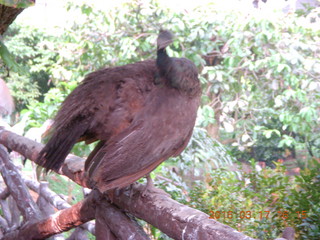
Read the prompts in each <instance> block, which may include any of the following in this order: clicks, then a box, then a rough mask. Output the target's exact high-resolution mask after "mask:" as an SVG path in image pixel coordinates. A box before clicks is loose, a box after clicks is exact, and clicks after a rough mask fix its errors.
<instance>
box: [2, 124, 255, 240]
mask: <svg viewBox="0 0 320 240" xmlns="http://www.w3.org/2000/svg"><path fill="white" fill-rule="evenodd" d="M0 143H2V144H3V145H5V146H7V147H9V148H11V149H13V150H14V151H17V152H19V153H21V154H22V155H24V156H26V157H28V158H29V159H31V160H35V159H36V156H37V155H38V153H39V150H40V149H41V147H42V145H41V144H38V143H35V142H34V141H31V140H27V139H26V138H24V137H21V136H18V135H16V134H14V133H11V132H9V131H5V130H1V129H0ZM69 156H70V155H69ZM69 156H68V158H67V161H66V162H65V164H64V166H63V168H62V170H61V172H62V173H63V174H64V175H66V176H68V177H70V178H71V179H74V180H76V182H77V183H79V184H80V185H82V184H83V185H82V186H87V184H86V182H87V179H85V177H84V176H85V174H84V173H83V171H82V169H83V163H84V160H82V161H81V162H78V163H74V162H73V161H70V158H69ZM81 165H82V167H81ZM73 175H76V176H77V177H74V176H73ZM81 183H82V184H81ZM142 188H143V186H142V185H141V184H136V185H134V186H133V187H132V190H131V191H132V192H131V194H130V191H127V190H126V189H122V190H119V191H116V192H115V193H114V198H113V199H112V200H113V203H114V204H115V205H117V206H119V207H120V208H121V209H124V210H125V211H128V212H129V213H131V214H132V215H134V216H136V217H138V218H141V219H143V220H145V221H147V222H149V223H150V224H152V225H153V226H156V227H157V228H159V229H160V230H161V231H162V232H164V233H166V234H167V235H168V236H170V237H172V238H174V239H190V240H191V239H212V240H214V239H225V240H228V239H230V240H231V239H238V240H241V239H248V240H249V239H252V238H250V237H248V236H246V235H244V234H242V233H240V232H237V231H236V230H234V229H233V228H231V227H229V226H226V225H224V224H221V223H219V222H217V221H215V220H213V219H209V216H208V215H207V214H205V213H203V212H200V211H198V210H195V209H192V208H190V207H187V206H184V205H182V204H180V203H178V202H176V201H174V200H172V199H170V198H168V197H165V196H163V195H159V194H153V195H152V194H150V193H149V194H147V195H146V196H145V197H144V198H142V197H141V189H142ZM130 195H131V196H132V197H130Z"/></svg>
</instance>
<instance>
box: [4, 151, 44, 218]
mask: <svg viewBox="0 0 320 240" xmlns="http://www.w3.org/2000/svg"><path fill="white" fill-rule="evenodd" d="M0 172H1V175H2V177H3V179H4V181H5V183H6V185H7V187H8V189H9V192H10V194H11V195H12V197H13V198H14V200H15V201H16V202H17V206H18V208H19V211H20V212H21V213H22V216H23V218H24V220H25V221H31V220H35V219H38V218H39V217H41V213H40V210H39V208H38V206H37V205H36V204H35V202H34V201H33V199H32V197H31V195H30V193H29V191H28V188H27V187H26V185H25V183H24V182H23V180H22V178H21V176H20V173H19V172H18V170H17V169H16V167H15V166H14V164H13V163H12V162H11V161H10V159H9V155H8V152H7V151H6V149H5V148H4V147H3V146H2V145H0Z"/></svg>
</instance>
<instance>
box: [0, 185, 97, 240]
mask: <svg viewBox="0 0 320 240" xmlns="http://www.w3.org/2000/svg"><path fill="white" fill-rule="evenodd" d="M94 200H95V192H94V191H92V194H91V196H89V197H88V198H86V199H84V200H83V201H80V202H78V203H76V204H75V205H73V206H72V207H71V208H67V209H64V210H61V211H59V212H57V213H55V214H53V215H51V216H50V217H49V218H47V219H45V220H42V221H39V222H36V223H33V224H26V225H24V226H23V227H22V228H20V229H18V230H15V231H12V232H10V233H8V234H6V235H5V236H4V237H3V240H16V239H20V240H30V239H46V238H48V237H50V236H52V235H55V234H57V233H61V232H64V231H67V230H70V229H72V228H74V227H75V226H79V225H81V224H83V223H85V222H87V221H90V220H92V219H94V212H95V211H94V208H93V206H94Z"/></svg>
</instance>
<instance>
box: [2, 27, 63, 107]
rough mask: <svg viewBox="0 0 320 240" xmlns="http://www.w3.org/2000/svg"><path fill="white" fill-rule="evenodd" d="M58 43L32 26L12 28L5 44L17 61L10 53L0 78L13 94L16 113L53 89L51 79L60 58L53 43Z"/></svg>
mask: <svg viewBox="0 0 320 240" xmlns="http://www.w3.org/2000/svg"><path fill="white" fill-rule="evenodd" d="M55 40H56V39H55V38H54V37H49V36H48V35H46V34H45V33H43V32H41V31H40V30H38V29H35V28H32V27H29V26H17V25H15V24H13V25H11V26H10V28H9V29H8V31H7V32H6V35H5V43H6V46H7V48H8V49H10V52H11V55H14V56H15V59H14V61H13V59H10V56H11V55H10V54H9V53H7V54H6V55H8V56H9V57H8V58H2V60H3V62H1V61H0V74H1V75H3V76H4V78H5V79H6V80H7V82H8V85H9V87H10V88H11V90H12V94H13V96H14V97H15V99H16V107H17V110H21V109H22V108H23V107H24V106H25V105H26V104H28V103H29V102H31V101H33V100H35V99H37V100H42V99H43V96H42V94H44V93H45V92H47V91H48V90H49V88H50V87H52V84H51V83H50V75H51V73H52V72H51V70H52V68H53V67H54V66H55V62H56V59H57V54H56V53H55V50H54V49H52V48H51V47H52V46H53V45H52V43H51V41H55ZM56 47H58V46H56Z"/></svg>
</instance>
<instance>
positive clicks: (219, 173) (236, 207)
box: [184, 162, 320, 239]
mask: <svg viewBox="0 0 320 240" xmlns="http://www.w3.org/2000/svg"><path fill="white" fill-rule="evenodd" d="M254 164H255V163H254V162H252V167H253V168H252V172H250V173H247V174H244V175H243V177H242V178H240V179H239V178H238V177H237V176H236V175H234V174H233V173H230V172H229V171H227V170H226V169H218V170H215V171H212V172H211V175H210V176H211V178H210V179H209V181H208V182H206V183H205V184H204V183H198V185H197V187H194V188H193V189H192V190H191V191H190V192H189V199H188V200H187V201H184V203H185V204H187V205H189V206H192V207H195V208H197V209H199V210H201V211H203V212H206V213H207V214H208V215H209V216H210V217H212V218H214V219H216V220H218V221H219V222H222V223H225V224H227V225H230V226H231V227H233V228H235V229H237V230H239V231H243V232H244V233H246V234H247V235H249V236H252V237H254V238H258V239H275V238H276V237H278V236H279V235H280V234H281V231H282V230H283V229H284V228H285V227H286V226H293V227H295V231H296V233H297V235H298V239H318V238H319V233H320V231H319V219H320V218H319V214H320V208H319V204H320V200H319V199H320V198H319V191H318V189H319V183H320V181H319V166H320V165H319V163H317V162H314V164H315V165H316V166H317V167H316V168H310V169H307V170H305V171H304V172H303V173H302V174H301V176H295V177H292V179H290V178H289V177H288V176H286V175H285V170H286V169H285V167H283V166H282V165H280V164H276V169H270V168H267V169H263V170H262V171H260V172H258V171H256V170H255V168H254Z"/></svg>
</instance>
